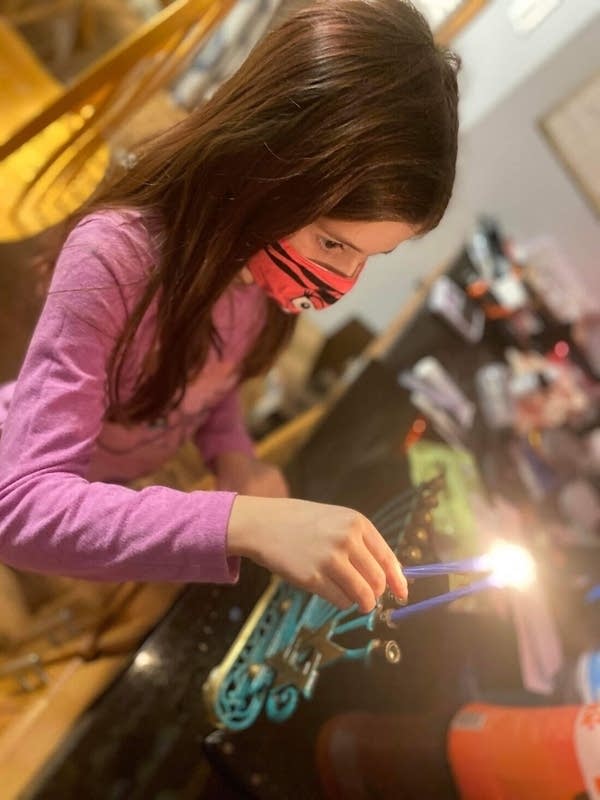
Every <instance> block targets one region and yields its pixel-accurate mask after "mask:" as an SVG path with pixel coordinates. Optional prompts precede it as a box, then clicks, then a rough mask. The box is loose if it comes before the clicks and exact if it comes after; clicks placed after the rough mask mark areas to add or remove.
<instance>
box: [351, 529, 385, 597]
mask: <svg viewBox="0 0 600 800" xmlns="http://www.w3.org/2000/svg"><path fill="white" fill-rule="evenodd" d="M350 563H351V564H352V566H353V567H354V568H355V569H356V570H357V571H358V572H359V573H360V574H361V575H362V577H363V578H364V579H365V580H366V582H367V583H368V584H369V586H370V587H371V589H372V590H373V594H374V595H375V597H381V595H382V594H383V593H384V591H385V586H386V574H385V572H384V570H383V567H382V566H381V564H379V563H378V561H377V559H376V558H375V557H374V556H373V554H372V553H371V551H370V550H369V548H368V547H367V546H366V544H365V543H364V541H361V542H360V545H359V546H358V547H356V548H355V549H354V550H353V551H352V552H351V553H350Z"/></svg>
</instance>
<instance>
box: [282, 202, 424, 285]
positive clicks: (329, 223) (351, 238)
mask: <svg viewBox="0 0 600 800" xmlns="http://www.w3.org/2000/svg"><path fill="white" fill-rule="evenodd" d="M418 233H419V231H418V230H417V228H416V227H415V226H412V225H409V224H408V223H406V222H354V221H347V220H339V219H332V218H330V217H321V218H320V219H318V220H317V221H316V222H313V223H311V224H310V225H307V226H306V227H305V228H301V229H300V230H299V231H297V232H296V233H294V234H293V235H292V236H288V237H287V239H286V242H288V243H289V244H290V245H291V246H292V247H293V248H294V250H296V251H297V252H298V253H299V254H300V255H301V256H304V258H308V259H310V260H311V261H314V262H315V263H316V264H319V265H320V266H322V267H324V268H325V269H328V270H331V272H334V273H337V274H338V275H344V276H345V277H347V278H352V277H354V276H356V275H358V273H359V272H360V271H361V270H362V268H363V267H364V266H365V264H366V262H367V259H369V258H370V257H371V256H374V255H378V254H380V253H391V252H392V251H393V250H395V249H396V248H397V247H398V246H399V245H400V244H402V242H405V241H407V240H408V239H411V238H412V237H413V236H416V235H417V234H418Z"/></svg>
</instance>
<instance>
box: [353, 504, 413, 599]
mask: <svg viewBox="0 0 600 800" xmlns="http://www.w3.org/2000/svg"><path fill="white" fill-rule="evenodd" d="M363 541H364V543H365V545H366V547H367V548H368V549H369V551H370V552H371V553H372V555H373V557H374V558H375V560H376V561H377V563H378V564H379V565H380V567H381V568H382V569H383V571H384V573H385V577H386V580H387V584H388V586H389V587H390V589H391V590H392V592H393V593H394V594H395V595H396V596H397V597H400V598H402V599H403V600H406V599H407V597H408V583H407V581H406V578H405V577H404V573H403V572H402V565H401V564H400V562H399V561H398V559H397V558H396V556H395V555H394V552H393V550H392V549H391V547H390V546H389V545H388V543H387V542H386V541H385V539H384V538H383V536H382V535H381V534H380V533H379V531H378V530H377V528H376V527H375V526H374V525H373V524H372V523H371V522H370V521H369V520H368V519H367V518H366V517H365V528H364V535H363Z"/></svg>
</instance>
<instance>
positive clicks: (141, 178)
mask: <svg viewBox="0 0 600 800" xmlns="http://www.w3.org/2000/svg"><path fill="white" fill-rule="evenodd" d="M456 109H457V86H456V60H455V59H454V57H453V56H451V55H450V54H448V53H447V52H445V51H443V50H440V49H438V48H437V47H436V45H435V44H434V42H433V39H432V36H431V32H430V30H429V28H428V26H427V24H426V23H425V21H424V20H423V18H422V17H421V16H420V15H419V14H418V13H417V12H416V11H415V10H414V9H413V8H412V6H410V5H409V4H408V3H405V2H401V0H328V1H327V2H322V0H317V1H316V2H314V3H313V4H312V5H310V6H309V7H308V8H305V9H304V10H302V11H300V12H299V13H297V14H295V15H294V16H293V17H292V18H290V19H289V20H288V21H287V22H285V23H284V24H283V25H282V26H281V27H280V28H279V29H278V30H276V31H275V32H273V33H271V34H270V35H269V36H267V37H266V38H265V39H264V41H263V42H262V43H261V44H260V45H259V46H258V47H257V48H256V49H255V51H254V52H253V53H252V54H251V56H250V57H249V59H248V60H247V61H246V63H245V64H244V65H243V66H242V68H241V69H240V70H239V71H238V73H237V74H236V75H234V76H233V77H232V78H231V79H230V80H229V81H228V82H227V83H226V84H225V85H224V86H223V87H222V88H221V89H220V91H219V92H217V94H216V95H215V96H214V97H213V98H212V99H211V100H210V102H208V103H207V104H206V105H204V106H203V107H202V108H199V109H198V110H197V111H195V112H194V113H193V114H191V115H190V117H189V118H188V119H186V120H185V121H184V122H183V123H181V124H179V125H177V126H176V127H175V128H172V129H171V130H169V131H168V132H167V133H166V134H164V135H163V136H162V137H160V138H159V139H158V140H155V141H153V142H151V143H149V144H148V145H147V146H146V150H145V151H144V152H142V153H140V154H139V155H138V157H137V160H136V162H135V163H134V164H133V165H132V166H130V167H129V168H128V169H127V170H126V171H125V173H124V174H123V175H121V176H120V177H118V179H117V180H116V181H114V182H113V184H112V186H111V187H110V188H107V189H105V190H104V191H103V193H101V194H100V196H99V197H97V198H96V200H95V202H94V204H93V206H89V207H88V208H87V209H86V210H85V213H84V214H82V215H81V216H80V217H79V222H78V223H77V224H76V225H74V226H72V228H71V231H70V234H69V235H68V237H67V239H66V241H65V244H64V246H63V248H62V251H61V252H60V255H59V257H58V259H57V262H56V265H55V269H54V275H53V280H52V284H51V287H50V290H49V294H48V297H47V300H46V304H45V307H44V309H43V312H42V315H41V317H40V320H39V323H38V325H37V328H36V330H35V333H34V335H33V339H32V341H31V345H30V347H29V351H28V353H27V356H26V358H25V362H24V364H23V367H22V370H21V373H20V375H19V378H18V380H17V382H16V384H14V385H12V384H11V385H9V386H5V387H4V388H3V390H2V398H1V399H0V408H1V407H2V406H3V405H4V406H5V407H8V413H7V415H6V418H5V419H4V420H2V438H1V440H0V558H1V559H2V560H3V561H4V562H5V563H7V564H9V565H12V566H14V567H16V568H20V569H24V570H33V571H39V572H45V573H55V574H61V575H68V576H75V577H82V578H88V579H100V580H102V579H105V580H111V581H124V580H142V581H148V580H156V581H163V580H167V581H213V582H233V581H235V580H236V579H237V576H238V571H239V558H240V557H241V556H246V557H249V558H251V559H254V560H255V561H257V562H258V563H260V564H263V565H264V566H266V567H267V568H268V569H270V570H272V571H273V572H276V573H279V574H280V575H282V576H283V577H284V578H285V579H287V580H289V581H291V582H293V583H295V584H296V585H298V586H301V587H303V588H304V589H307V590H309V591H311V592H317V593H318V594H320V595H322V596H323V597H325V598H326V599H327V600H329V601H331V602H332V603H334V604H336V605H338V606H340V607H347V606H348V605H349V604H350V603H353V602H356V603H358V604H359V606H360V607H361V608H362V609H363V610H364V611H368V610H370V609H371V608H372V607H373V605H374V604H375V602H376V598H377V597H378V596H379V595H380V594H381V593H382V592H383V590H384V588H385V585H386V583H387V584H388V585H389V586H390V588H391V589H392V591H393V592H394V593H395V594H396V595H399V596H404V595H405V594H406V582H405V580H404V577H403V575H402V571H401V568H400V565H399V564H398V562H397V560H396V558H395V557H394V555H393V553H392V551H391V550H390V548H389V547H388V546H387V544H386V543H385V541H384V540H383V538H382V537H381V536H380V534H379V533H378V532H377V530H376V529H375V528H374V527H373V525H371V523H370V522H369V521H368V520H367V519H366V518H365V517H363V516H362V515H361V514H359V513H358V512H355V511H352V510H350V509H347V508H339V507H336V506H329V505H324V504H319V503H311V502H307V501H302V500H294V499H290V498H288V497H287V496H286V495H287V490H286V485H285V481H284V479H283V477H282V476H281V474H280V473H279V472H278V471H277V470H275V469H274V468H272V467H267V466H266V465H263V464H260V463H259V462H258V461H256V460H255V458H254V454H253V449H252V444H251V441H250V439H249V437H248V435H247V433H246V432H245V430H244V426H243V422H242V419H241V415H240V408H239V403H238V397H237V391H236V387H237V386H238V385H239V383H240V382H241V381H242V380H243V379H245V378H248V377H250V376H252V375H257V374H259V373H261V372H264V371H265V370H266V369H268V367H269V366H270V365H271V364H272V363H273V360H274V358H275V356H276V355H277V353H278V352H279V350H280V348H281V347H282V345H283V344H284V343H285V342H286V341H287V340H288V338H289V335H290V332H291V330H292V327H293V321H294V314H295V313H296V312H298V311H300V310H301V309H304V308H324V307H326V306H328V305H330V304H331V303H333V302H335V301H336V300H337V299H338V298H340V297H341V296H342V295H344V294H345V293H346V292H347V291H349V290H350V289H351V288H352V286H353V285H354V283H355V282H356V280H357V279H358V277H359V275H360V273H361V271H362V270H363V269H364V268H365V265H366V262H367V260H368V258H369V256H371V255H374V254H375V253H380V252H388V251H391V250H394V249H395V248H396V247H397V246H398V245H400V244H401V243H402V242H404V241H406V240H407V239H410V238H412V237H415V236H419V235H422V234H423V233H425V232H427V231H429V230H430V229H432V228H433V227H435V226H436V225H437V223H438V222H439V220H440V218H441V217H442V215H443V213H444V210H445V208H446V205H447V203H448V200H449V197H450V194H451V189H452V184H453V180H454V169H455V160H456V139H457V110H456ZM393 290H394V289H393V286H390V291H393ZM2 401H4V402H2ZM188 438H192V439H193V440H194V441H195V442H196V444H197V445H198V447H199V448H200V450H201V453H202V455H203V457H204V459H205V461H206V463H207V464H208V465H209V466H210V467H211V469H212V470H213V471H214V474H215V476H216V480H217V487H218V489H219V491H214V492H199V491H196V492H190V493H184V492H180V491H175V490H172V489H168V488H165V487H161V486H153V487H150V488H147V489H144V490H143V491H139V492H137V491H133V490H132V489H129V488H126V486H125V485H123V484H125V483H126V482H127V481H129V480H131V479H133V478H135V477H137V476H139V475H141V474H142V473H147V472H149V471H151V470H153V469H155V468H156V467H158V466H159V465H160V464H161V462H163V461H164V460H165V459H166V458H167V457H168V456H169V455H171V454H172V453H174V451H175V450H176V449H177V448H178V447H179V445H180V444H181V442H182V441H183V440H185V439H188Z"/></svg>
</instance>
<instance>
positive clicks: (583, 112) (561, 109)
mask: <svg viewBox="0 0 600 800" xmlns="http://www.w3.org/2000/svg"><path fill="white" fill-rule="evenodd" d="M539 128H540V131H541V133H542V136H543V138H544V140H545V142H546V143H547V145H548V147H549V148H550V149H551V151H552V152H553V153H554V155H555V156H556V158H557V159H558V160H559V162H560V163H561V164H562V165H563V167H564V169H565V171H566V172H567V173H568V175H569V177H570V178H571V180H572V181H573V183H574V184H575V186H576V187H577V189H578V190H579V192H580V193H581V194H582V195H583V197H584V198H585V200H586V202H587V203H588V205H589V206H590V207H591V209H592V210H593V211H594V213H595V214H596V216H597V217H600V70H599V71H597V72H596V73H594V75H592V76H591V77H589V78H588V79H587V80H586V81H584V83H582V84H579V85H578V86H577V87H576V88H575V89H574V90H573V91H572V92H571V93H570V94H569V95H568V96H567V97H565V98H563V99H562V100H561V101H560V102H559V103H558V104H557V105H556V106H554V107H553V108H552V109H551V110H550V111H549V112H548V113H547V114H545V115H544V116H543V117H542V118H541V119H540V120H539Z"/></svg>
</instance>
